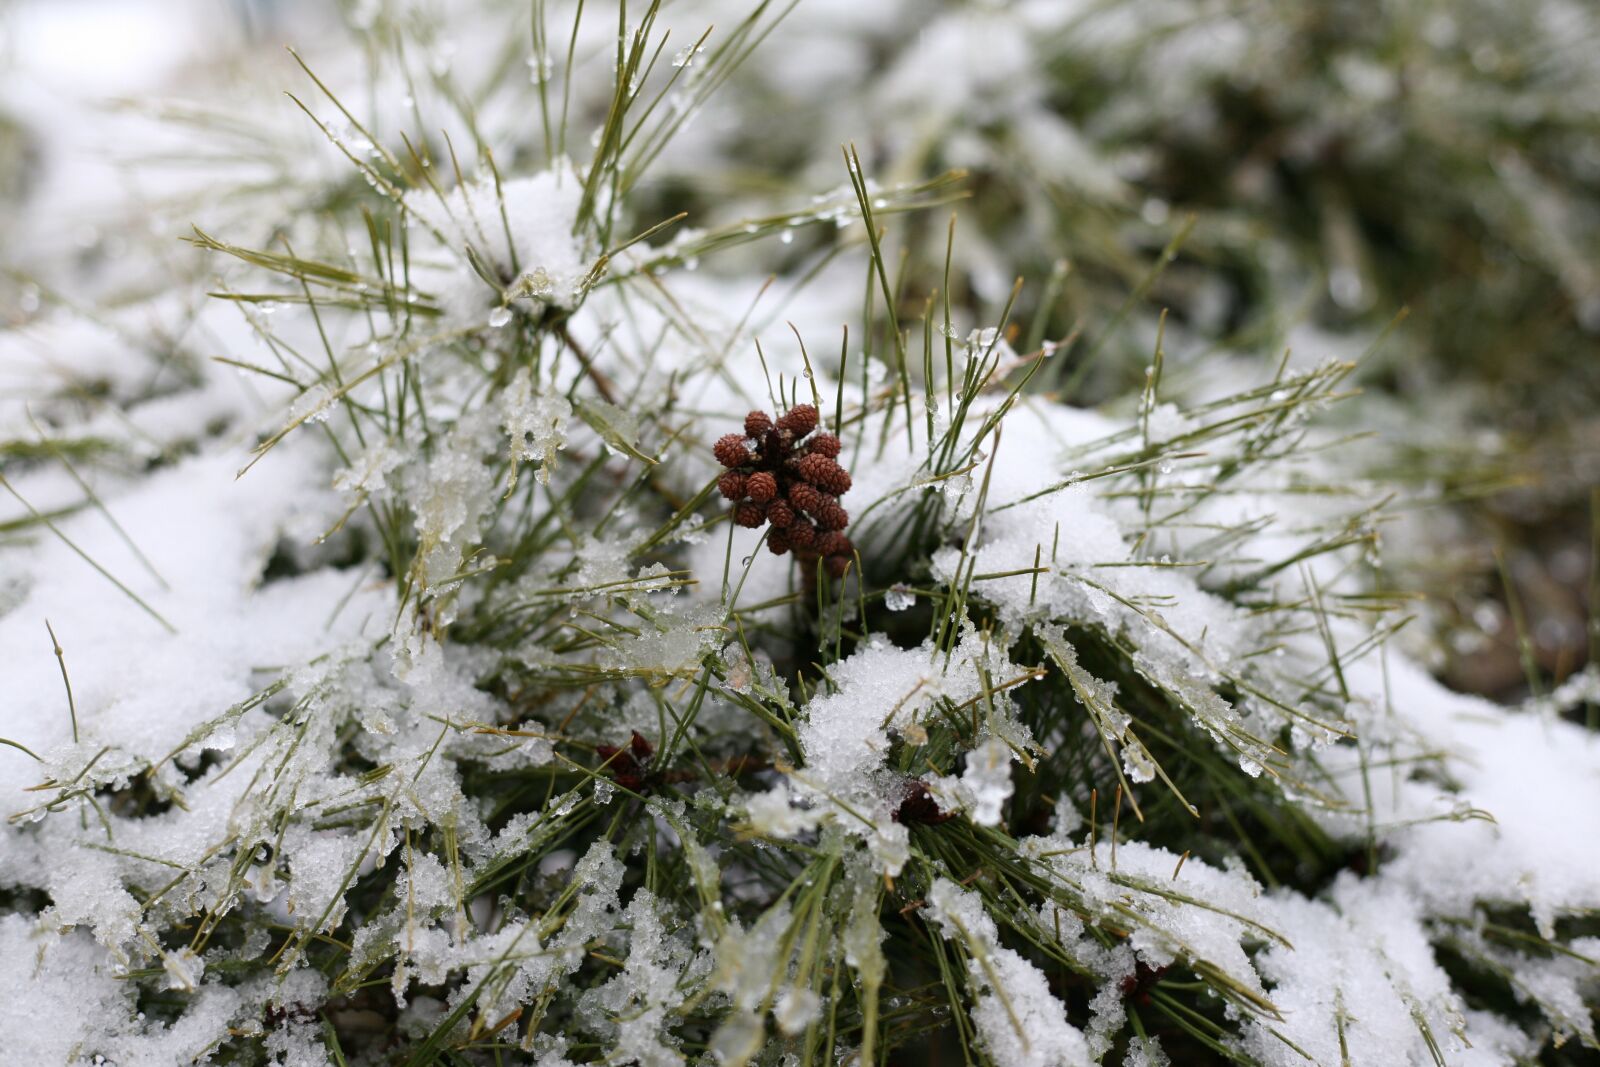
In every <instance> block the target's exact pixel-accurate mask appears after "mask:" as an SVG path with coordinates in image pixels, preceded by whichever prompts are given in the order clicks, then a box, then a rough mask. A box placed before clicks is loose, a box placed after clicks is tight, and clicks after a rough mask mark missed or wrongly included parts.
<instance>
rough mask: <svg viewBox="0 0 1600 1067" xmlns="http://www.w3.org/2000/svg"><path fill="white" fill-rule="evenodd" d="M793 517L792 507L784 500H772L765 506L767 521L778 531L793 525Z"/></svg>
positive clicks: (794, 516)
mask: <svg viewBox="0 0 1600 1067" xmlns="http://www.w3.org/2000/svg"><path fill="white" fill-rule="evenodd" d="M797 517H798V516H796V515H795V511H794V506H793V505H792V504H790V503H789V502H788V501H785V500H774V501H773V502H772V503H770V504H768V505H767V521H768V522H770V523H772V525H774V526H776V527H778V528H779V529H780V530H781V529H783V528H784V527H785V526H790V525H793V523H794V520H795V519H796V518H797Z"/></svg>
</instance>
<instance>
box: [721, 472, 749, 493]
mask: <svg viewBox="0 0 1600 1067" xmlns="http://www.w3.org/2000/svg"><path fill="white" fill-rule="evenodd" d="M717 492H719V493H721V494H722V498H723V499H724V500H738V499H740V498H741V497H743V496H744V475H742V474H740V473H739V472H738V471H723V472H722V477H720V478H718V479H717Z"/></svg>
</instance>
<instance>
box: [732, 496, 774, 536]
mask: <svg viewBox="0 0 1600 1067" xmlns="http://www.w3.org/2000/svg"><path fill="white" fill-rule="evenodd" d="M766 519H767V509H766V508H764V507H762V506H761V505H760V504H757V503H756V502H755V501H754V500H745V501H742V502H740V503H739V504H737V505H735V507H734V509H733V521H734V522H736V523H738V524H739V525H740V526H746V527H749V528H750V529H752V530H754V529H755V528H756V527H758V526H760V525H761V524H762V523H763V522H765V521H766Z"/></svg>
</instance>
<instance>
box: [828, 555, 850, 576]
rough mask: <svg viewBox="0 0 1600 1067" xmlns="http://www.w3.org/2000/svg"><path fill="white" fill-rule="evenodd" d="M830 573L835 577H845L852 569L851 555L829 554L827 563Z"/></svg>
mask: <svg viewBox="0 0 1600 1067" xmlns="http://www.w3.org/2000/svg"><path fill="white" fill-rule="evenodd" d="M826 566H827V568H828V573H829V574H831V575H833V576H834V577H835V578H843V577H844V576H845V574H846V573H847V572H848V571H849V570H850V557H849V556H829V557H828V562H827V564H826Z"/></svg>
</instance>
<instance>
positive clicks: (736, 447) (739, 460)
mask: <svg viewBox="0 0 1600 1067" xmlns="http://www.w3.org/2000/svg"><path fill="white" fill-rule="evenodd" d="M711 451H712V453H713V454H714V455H715V456H716V457H717V462H718V463H720V464H722V465H723V466H724V467H742V466H744V465H745V464H746V463H749V462H750V461H751V460H752V459H754V458H755V457H754V456H752V455H751V454H750V450H749V449H748V448H746V447H745V444H744V436H743V435H742V434H736V433H730V434H724V435H723V436H721V437H719V438H717V443H716V444H715V445H713V446H712V448H711Z"/></svg>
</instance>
